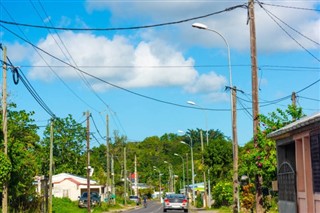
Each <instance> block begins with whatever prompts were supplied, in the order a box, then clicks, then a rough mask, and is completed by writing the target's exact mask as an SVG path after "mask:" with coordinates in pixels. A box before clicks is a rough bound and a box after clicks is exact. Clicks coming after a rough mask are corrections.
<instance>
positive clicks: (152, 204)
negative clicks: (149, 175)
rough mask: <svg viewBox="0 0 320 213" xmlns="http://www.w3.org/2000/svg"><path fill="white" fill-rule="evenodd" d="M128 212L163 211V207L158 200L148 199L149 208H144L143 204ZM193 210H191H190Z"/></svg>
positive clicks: (179, 212) (154, 212)
mask: <svg viewBox="0 0 320 213" xmlns="http://www.w3.org/2000/svg"><path fill="white" fill-rule="evenodd" d="M125 212H126V213H162V212H163V208H162V204H161V203H160V202H157V201H148V202H147V208H144V207H143V205H139V206H137V207H136V208H135V209H132V210H128V211H125ZM167 212H168V213H182V212H183V211H173V210H168V211H167ZM189 212H191V211H189Z"/></svg>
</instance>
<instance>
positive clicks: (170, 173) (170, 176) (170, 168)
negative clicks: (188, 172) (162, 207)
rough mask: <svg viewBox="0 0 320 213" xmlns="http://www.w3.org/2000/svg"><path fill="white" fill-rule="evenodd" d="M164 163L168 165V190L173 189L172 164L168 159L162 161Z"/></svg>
mask: <svg viewBox="0 0 320 213" xmlns="http://www.w3.org/2000/svg"><path fill="white" fill-rule="evenodd" d="M163 162H164V163H166V164H168V165H169V166H168V167H169V190H170V191H171V192H172V191H173V185H172V165H171V163H169V162H168V161H163Z"/></svg>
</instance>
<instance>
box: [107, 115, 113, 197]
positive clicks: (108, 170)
mask: <svg viewBox="0 0 320 213" xmlns="http://www.w3.org/2000/svg"><path fill="white" fill-rule="evenodd" d="M106 132H107V136H106V158H107V183H106V191H107V195H108V203H110V193H111V191H112V190H110V193H109V188H110V157H109V153H110V150H109V117H108V115H106Z"/></svg>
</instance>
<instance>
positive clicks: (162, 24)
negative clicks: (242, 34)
mask: <svg viewBox="0 0 320 213" xmlns="http://www.w3.org/2000/svg"><path fill="white" fill-rule="evenodd" d="M237 8H247V4H241V5H236V6H232V7H228V8H226V9H224V10H220V11H217V12H213V13H209V14H206V15H202V16H197V17H193V18H188V19H183V20H179V21H172V22H166V23H160V24H151V25H144V26H134V27H115V28H67V27H48V26H41V25H33V24H26V23H18V22H10V21H5V20H0V23H3V24H8V25H17V26H23V27H32V28H41V29H55V30H68V31H69V30H70V31H119V30H137V29H145V28H154V27H162V26H167V25H175V24H181V23H184V22H189V21H193V20H197V19H202V18H207V17H210V16H213V15H217V14H220V13H224V12H229V11H232V10H235V9H237Z"/></svg>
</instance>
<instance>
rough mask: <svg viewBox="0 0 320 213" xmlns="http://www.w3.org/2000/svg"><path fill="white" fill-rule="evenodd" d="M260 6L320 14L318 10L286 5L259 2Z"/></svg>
mask: <svg viewBox="0 0 320 213" xmlns="http://www.w3.org/2000/svg"><path fill="white" fill-rule="evenodd" d="M260 4H262V5H268V6H273V7H282V8H287V9H297V10H310V11H316V12H320V10H319V9H314V8H305V7H293V6H287V5H279V4H269V3H264V2H260Z"/></svg>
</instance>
